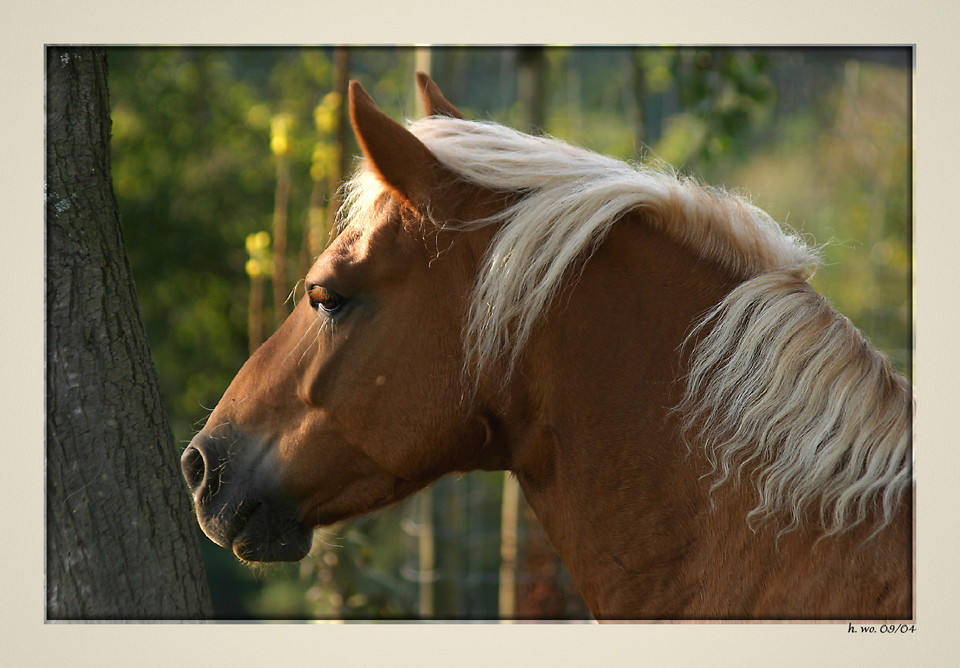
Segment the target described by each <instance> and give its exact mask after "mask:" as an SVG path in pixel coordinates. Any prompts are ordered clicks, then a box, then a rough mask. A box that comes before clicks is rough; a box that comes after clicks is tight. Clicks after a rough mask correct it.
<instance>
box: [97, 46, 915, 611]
mask: <svg viewBox="0 0 960 668" xmlns="http://www.w3.org/2000/svg"><path fill="white" fill-rule="evenodd" d="M912 58H913V54H912V51H911V50H910V49H909V48H883V49H861V48H845V49H827V48H818V49H757V48H751V49H743V48H735V49H734V48H687V47H681V48H649V47H644V48H632V47H630V48H628V47H617V48H611V47H591V48H584V47H442V48H437V47H433V48H426V47H424V48H413V47H407V48H401V47H390V48H387V47H382V48H381V47H377V48H373V47H336V48H335V47H325V48H219V47H218V48H113V49H110V50H108V60H109V66H110V93H111V104H112V115H113V149H112V150H113V176H114V184H115V190H116V195H117V199H118V201H119V205H120V210H121V214H122V223H123V231H124V235H125V240H126V245H127V252H128V254H129V258H130V262H131V265H132V268H133V273H134V276H135V279H136V283H137V289H138V293H139V298H140V305H141V308H142V310H143V314H144V318H145V320H146V326H147V332H148V335H149V339H150V345H151V349H152V352H153V356H154V360H155V362H156V365H157V370H158V372H159V375H160V381H161V385H162V389H163V392H164V397H165V400H166V405H167V410H168V414H169V417H170V420H171V424H172V426H173V430H174V433H175V435H176V438H177V440H178V442H179V445H180V447H181V448H183V447H186V445H187V444H188V443H189V441H190V439H191V437H192V436H193V434H194V433H196V432H197V431H198V430H199V428H200V425H201V424H202V421H203V419H204V418H205V416H206V415H207V413H208V412H209V410H210V409H212V408H213V407H214V406H215V405H216V403H217V401H218V400H219V398H220V396H221V394H222V393H223V391H224V390H225V389H226V387H227V385H228V384H229V383H230V381H231V380H232V378H233V376H234V375H235V374H236V372H237V371H238V370H239V368H240V366H241V365H242V364H243V362H244V361H245V360H246V358H247V356H248V355H249V353H250V351H251V350H253V349H255V348H256V347H257V346H258V345H259V344H260V343H262V341H264V340H265V339H266V338H267V337H269V336H270V334H271V333H272V332H273V331H274V330H275V329H276V327H277V326H278V323H279V322H282V320H283V318H284V317H285V316H286V314H287V313H288V312H289V310H290V306H291V303H290V302H289V301H288V300H287V297H288V295H289V294H290V293H291V292H292V290H293V287H294V285H295V284H296V282H297V281H298V280H299V279H300V278H302V277H303V275H304V274H305V273H306V271H307V268H308V267H309V265H310V264H311V263H312V261H313V258H315V257H316V256H317V255H318V254H319V253H320V252H322V250H323V248H324V247H325V246H326V244H327V243H328V241H329V230H330V224H331V220H332V217H333V215H334V214H335V211H336V209H337V207H338V205H339V202H338V200H337V196H336V192H337V187H338V186H339V184H340V182H341V180H342V179H343V178H344V177H345V176H347V175H349V173H350V170H351V169H352V165H353V161H354V157H353V156H355V155H356V154H357V151H358V149H357V147H356V144H355V141H354V138H353V136H352V132H351V131H350V129H349V123H348V122H347V121H346V116H345V108H344V105H343V104H342V102H343V99H344V95H345V89H346V83H347V81H348V80H349V79H358V80H360V82H361V83H362V84H363V85H364V87H365V88H366V89H367V91H368V92H370V93H371V95H372V96H373V97H374V99H375V100H376V101H377V103H378V104H379V105H380V107H381V108H382V109H383V110H384V111H385V112H386V113H388V114H390V115H391V116H393V117H394V118H397V119H404V118H410V119H413V118H417V117H419V116H420V115H421V114H422V113H423V112H422V109H420V108H419V104H420V103H419V99H418V94H417V92H416V84H415V78H414V73H415V71H417V70H423V71H427V72H429V73H430V74H431V76H432V77H433V78H434V80H435V81H436V82H437V83H438V84H439V86H440V87H441V89H442V90H443V91H444V93H445V95H446V97H447V98H448V99H449V100H450V101H451V102H453V103H454V104H455V105H457V106H458V107H459V108H460V109H461V111H463V112H464V113H465V115H466V116H467V118H477V119H492V120H495V121H498V122H502V123H505V124H507V125H510V126H513V127H518V128H521V129H524V130H527V131H532V132H544V133H547V134H551V135H554V136H557V137H560V138H562V139H565V140H568V141H571V142H573V143H576V144H579V145H582V146H585V147H587V148H589V149H592V150H595V151H598V152H600V153H605V154H609V155H614V156H617V157H620V158H623V159H627V160H633V161H645V160H650V159H658V160H665V161H667V162H669V163H671V164H673V165H674V166H675V167H677V168H678V169H679V170H680V171H681V172H683V173H685V174H689V175H693V176H696V177H697V178H699V179H701V180H702V181H705V182H707V183H709V184H712V185H720V186H724V187H726V188H728V189H736V190H742V191H744V192H745V193H749V195H750V196H751V197H752V199H753V200H754V201H755V203H757V204H758V205H759V206H761V207H762V208H764V209H766V210H767V211H768V212H770V214H771V215H772V216H773V217H774V218H775V219H777V220H779V221H780V222H782V223H785V224H787V225H789V226H790V227H792V228H794V229H796V230H798V231H799V232H801V233H802V234H804V235H805V236H806V237H807V238H808V240H809V241H810V242H811V243H815V244H818V245H821V244H822V245H824V251H823V253H824V260H825V261H824V265H823V267H822V268H821V270H820V271H819V273H818V274H817V276H816V277H815V279H814V284H815V286H816V287H817V288H818V289H819V290H820V291H821V292H822V293H824V294H825V295H826V296H827V297H829V298H830V300H831V301H832V302H833V303H834V305H835V306H836V307H837V309H838V310H840V311H841V312H843V313H844V314H845V315H847V316H848V317H850V319H851V320H852V321H853V322H854V323H855V324H856V325H857V326H858V327H860V329H861V330H863V332H864V333H865V334H866V335H867V337H868V338H869V339H870V340H871V341H872V342H873V344H874V345H875V346H876V347H878V348H879V349H880V350H882V351H883V352H884V353H885V354H886V355H887V356H888V357H890V359H891V360H892V361H893V363H894V364H895V366H896V367H897V369H898V370H899V371H900V372H901V373H902V374H904V375H906V376H907V377H908V378H912V375H913V373H912V354H911V351H912V289H913V283H912V267H913V253H912V247H911V235H912V226H913V213H912V211H913V208H912V201H911V197H912V184H913V165H912V151H913V134H912V107H913V101H912ZM197 530H198V531H199V529H197ZM201 542H202V544H203V546H204V549H205V555H204V556H205V559H206V561H207V572H208V576H209V580H210V585H211V589H212V593H213V597H214V606H215V609H216V616H217V617H218V618H220V619H238V620H243V619H331V620H339V619H367V620H374V619H450V620H492V619H543V620H557V619H571V620H587V619H589V618H590V615H589V611H588V610H587V608H586V605H585V604H584V603H583V601H582V599H581V598H580V597H579V595H578V594H577V592H576V588H575V587H574V585H573V583H572V581H571V579H570V576H569V574H568V573H567V571H566V570H565V568H564V567H563V565H562V563H561V562H560V561H559V558H558V557H557V556H556V554H555V553H554V551H553V549H552V548H551V546H550V543H549V541H548V540H547V539H546V536H545V535H544V534H543V531H542V529H540V527H539V525H538V523H537V522H536V519H535V518H534V517H533V515H532V513H531V512H530V510H529V508H528V507H527V506H526V504H525V503H524V501H523V499H522V493H520V492H519V490H518V489H517V487H516V484H515V481H513V480H511V479H509V478H506V477H505V476H504V474H503V473H472V474H469V475H466V476H461V477H458V478H454V477H448V478H446V479H443V480H441V481H440V482H439V483H438V484H437V485H436V486H434V487H433V488H432V489H431V490H429V491H427V492H425V493H421V494H420V495H418V496H416V497H414V498H412V499H410V500H408V501H407V502H405V503H403V504H401V505H399V506H396V507H394V508H391V509H388V510H386V511H382V512H380V513H379V514H376V515H374V516H371V517H368V518H363V519H360V520H356V521H354V522H352V523H349V524H346V525H341V526H338V527H333V528H331V529H327V530H323V531H318V532H317V535H316V538H315V541H314V549H313V551H312V553H311V555H310V556H309V557H307V558H306V559H305V560H304V561H303V562H300V563H298V564H287V565H273V566H266V567H257V568H254V569H251V568H250V567H248V566H245V565H241V564H240V563H239V562H238V561H237V560H236V559H235V558H234V557H233V555H232V554H231V553H230V552H229V551H227V550H224V549H221V548H218V547H216V546H215V545H214V544H213V543H212V542H210V541H209V540H208V539H206V538H205V537H202V538H201Z"/></svg>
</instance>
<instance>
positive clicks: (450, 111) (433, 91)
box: [417, 72, 463, 118]
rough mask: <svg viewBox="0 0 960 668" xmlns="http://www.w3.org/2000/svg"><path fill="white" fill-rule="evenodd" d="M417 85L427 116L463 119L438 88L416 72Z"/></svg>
mask: <svg viewBox="0 0 960 668" xmlns="http://www.w3.org/2000/svg"><path fill="white" fill-rule="evenodd" d="M417 84H418V85H419V86H420V96H421V97H422V98H423V108H424V109H425V110H426V112H427V116H450V117H452V118H463V114H461V113H460V110H459V109H457V108H456V107H455V106H453V105H452V104H450V102H449V101H448V100H447V98H445V97H444V96H443V93H441V92H440V87H439V86H437V84H435V83H434V82H433V79H431V78H430V77H429V76H427V75H426V74H424V73H423V72H417Z"/></svg>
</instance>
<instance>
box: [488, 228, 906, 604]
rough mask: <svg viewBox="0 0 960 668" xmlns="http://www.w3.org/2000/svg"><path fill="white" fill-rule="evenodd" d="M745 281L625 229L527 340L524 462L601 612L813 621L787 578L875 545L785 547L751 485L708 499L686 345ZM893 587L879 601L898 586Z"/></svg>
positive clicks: (517, 430)
mask: <svg viewBox="0 0 960 668" xmlns="http://www.w3.org/2000/svg"><path fill="white" fill-rule="evenodd" d="M731 285H732V281H731V279H730V277H729V276H726V275H725V274H724V272H723V271H722V270H721V269H720V268H718V267H717V266H715V265H712V264H710V263H706V262H702V261H698V260H697V258H695V257H694V256H693V255H692V254H691V253H690V252H689V251H687V250H685V249H683V248H681V247H679V246H678V245H677V244H675V243H673V242H671V241H669V240H667V239H665V238H663V237H662V236H660V235H658V234H656V233H654V232H651V231H649V230H648V229H647V228H646V227H644V226H637V225H618V226H616V227H615V228H614V229H613V230H612V231H611V234H610V237H608V239H607V241H606V242H605V243H604V244H602V245H601V246H600V248H599V249H598V250H597V252H596V253H595V255H594V256H593V258H592V259H591V260H590V262H588V263H587V265H586V267H585V268H584V271H583V273H582V275H580V276H579V278H578V279H577V280H576V281H575V282H572V283H571V286H569V287H568V288H567V290H566V291H565V292H562V293H561V294H560V295H558V298H557V299H556V300H555V302H554V304H553V306H552V307H551V309H550V310H549V312H548V313H547V315H546V317H545V318H544V320H543V322H542V323H541V325H540V330H539V331H538V332H537V333H536V334H535V336H534V337H533V338H532V340H531V343H530V345H529V352H528V353H527V355H526V357H525V358H524V362H523V365H522V369H520V373H518V378H519V379H520V380H518V381H517V382H518V383H521V384H522V387H523V389H522V390H520V389H518V390H517V391H515V392H514V393H513V395H512V396H513V397H514V399H515V400H516V399H518V398H520V399H521V400H519V401H515V402H514V404H513V405H512V410H513V415H512V416H511V415H508V416H507V417H506V418H505V419H504V424H505V426H504V429H505V430H506V432H507V439H506V440H508V441H509V442H510V443H511V444H512V447H511V452H510V460H511V468H512V469H513V470H514V471H515V473H516V474H517V476H518V478H519V479H520V482H521V485H522V486H523V489H524V493H525V495H526V497H527V500H528V501H529V502H530V504H531V506H532V507H533V509H534V511H535V512H536V513H537V516H538V517H539V519H540V521H541V523H542V524H543V526H544V528H545V530H546V531H547V533H548V535H549V536H550V538H551V540H552V542H553V543H554V545H555V546H556V547H557V550H558V552H559V553H560V555H561V557H562V558H563V559H564V562H565V563H566V565H567V566H568V568H569V569H570V571H571V573H572V574H573V576H574V579H575V580H576V582H577V585H578V588H579V589H580V590H581V592H582V593H583V595H584V598H585V599H586V600H587V603H588V604H589V605H590V606H591V609H592V610H593V611H594V612H595V614H596V615H597V616H598V617H599V618H671V617H694V618H711V617H717V616H725V615H732V616H734V617H751V616H770V617H776V616H782V617H800V616H803V613H802V611H799V610H796V609H790V606H791V605H793V604H794V601H795V600H796V598H797V592H796V588H797V587H799V586H801V584H800V582H797V581H792V580H790V579H789V578H786V579H785V578H784V576H783V573H784V572H789V573H791V574H796V573H807V572H808V571H810V569H811V568H813V569H815V570H816V569H819V570H816V573H815V574H817V575H818V577H820V578H830V577H841V576H842V573H841V572H842V570H843V568H842V566H841V567H838V569H835V570H831V569H830V568H826V567H824V566H823V564H822V563H818V562H820V559H819V558H818V557H819V556H823V555H824V554H829V555H830V556H837V555H843V554H844V551H845V550H847V549H848V547H849V549H850V553H853V552H856V551H857V550H856V549H854V548H853V547H850V546H856V545H858V543H857V541H859V542H860V543H862V542H863V540H864V538H865V536H863V535H860V534H859V533H857V534H855V535H852V536H850V537H849V538H848V539H834V540H832V541H826V542H825V543H824V544H823V545H822V546H821V549H822V550H823V551H821V552H820V553H819V555H817V554H815V555H814V556H813V557H811V556H809V555H810V554H811V553H810V552H809V550H810V549H811V546H812V545H813V544H814V543H816V541H817V538H818V537H819V535H814V533H813V532H809V533H808V532H805V531H795V532H793V533H792V534H791V535H789V536H788V537H787V538H784V539H783V540H782V541H780V542H779V543H778V541H777V536H776V529H761V530H760V531H759V532H758V533H754V531H753V530H751V528H750V527H749V526H748V525H747V523H746V521H745V517H746V515H747V513H748V512H749V511H750V510H751V509H752V508H753V507H754V505H756V499H755V497H754V496H753V495H752V494H751V493H750V491H749V488H748V487H746V486H743V487H740V488H735V487H734V486H733V485H729V486H727V487H724V488H723V489H722V490H719V491H718V492H716V493H714V494H713V495H711V494H710V492H709V484H710V480H709V479H708V478H705V477H704V476H705V474H707V473H708V472H709V470H710V469H709V466H708V465H707V463H706V461H705V457H704V456H703V455H702V454H701V453H700V452H699V451H697V450H696V449H693V450H691V449H688V447H687V446H686V444H685V443H684V441H683V440H682V438H681V437H680V434H679V424H678V418H677V416H676V415H674V414H673V413H672V412H671V409H672V408H673V407H675V406H676V405H677V404H678V403H679V399H680V393H681V392H682V390H683V386H682V382H678V380H677V379H678V376H679V375H680V373H682V368H683V362H684V361H683V360H682V359H681V358H680V355H681V353H680V351H679V348H680V344H681V342H682V341H683V339H684V337H685V335H686V333H687V332H688V330H689V327H690V325H691V323H692V322H693V320H694V319H695V318H696V317H697V316H698V315H699V314H700V313H702V312H703V311H704V310H705V309H707V308H709V307H711V306H713V305H714V304H716V303H717V302H718V301H719V300H720V299H721V298H722V297H723V295H724V294H725V293H726V292H727V291H728V290H729V289H730V287H731ZM906 526H907V534H906V535H907V536H908V537H909V526H908V525H906ZM899 535H900V536H901V539H900V540H899V542H897V544H896V547H897V549H898V550H899V551H900V552H902V551H903V548H904V545H905V544H906V545H907V549H909V545H908V543H909V540H907V541H906V542H905V541H904V540H902V536H903V532H902V531H901V532H900V534H899ZM847 540H849V541H852V542H850V543H849V545H848V543H847V542H845V541H847ZM885 540H886V539H885V538H883V537H881V539H879V540H876V539H875V543H874V545H875V549H880V550H883V549H888V548H889V546H888V545H887V544H886V543H885V542H884V541H885ZM792 555H803V556H802V557H797V558H798V559H799V562H798V563H797V564H792V563H791V562H790V559H792V558H794V556H792ZM835 561H836V563H838V564H839V563H841V562H842V561H843V560H842V559H840V558H839V557H838V558H837V559H836V560H835ZM809 574H810V575H811V576H812V575H813V574H814V573H809ZM818 581H819V580H818ZM882 581H883V578H882V577H880V578H879V580H878V582H881V584H880V585H877V586H878V587H880V588H881V590H880V591H878V593H876V596H884V595H888V594H884V593H883V590H882V588H883V587H884V586H885V585H883V584H882ZM888 581H889V580H888ZM826 582H829V579H828V580H826V581H825V582H821V584H820V585H818V586H819V589H820V591H821V592H822V591H825V590H829V589H830V586H829V585H828V584H826ZM734 590H736V591H734ZM736 600H739V601H741V602H742V605H741V607H740V608H736V607H735V605H734V604H733V601H736ZM816 605H817V602H813V601H811V602H810V606H811V608H812V607H816ZM835 605H836V606H839V607H842V605H843V602H842V601H837V602H835ZM778 606H786V607H778ZM839 616H844V615H842V614H839ZM861 616H863V615H861ZM866 616H870V615H866Z"/></svg>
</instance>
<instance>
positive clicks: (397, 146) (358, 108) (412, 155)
mask: <svg viewBox="0 0 960 668" xmlns="http://www.w3.org/2000/svg"><path fill="white" fill-rule="evenodd" d="M350 120H351V121H352V122H353V130H354V132H355V133H356V135H357V140H358V141H359V142H360V148H361V149H362V150H363V154H364V155H365V156H366V158H367V160H368V161H369V163H370V167H372V168H373V170H374V171H375V172H376V173H377V174H378V175H379V176H380V179H381V180H382V181H383V182H384V184H385V185H387V186H388V187H390V188H391V189H392V190H393V191H395V192H396V193H397V194H398V195H399V196H400V197H401V198H402V199H404V200H405V201H406V202H408V203H409V204H410V205H411V206H413V208H414V209H416V210H417V211H421V212H423V211H424V209H425V206H426V204H427V203H428V202H429V201H430V195H431V191H432V189H433V185H434V183H435V182H436V178H437V175H436V169H437V167H438V166H439V163H438V162H437V159H436V158H435V157H434V155H433V153H431V152H430V149H428V148H427V147H426V146H424V144H423V142H421V141H420V140H419V139H417V138H416V137H415V136H414V135H413V133H412V132H410V131H409V130H407V129H406V128H405V127H403V126H402V125H400V124H399V123H397V122H396V121H395V120H393V119H392V118H390V117H389V116H387V115H386V114H385V113H383V112H382V111H380V109H379V108H378V107H377V105H376V103H375V102H374V101H373V98H371V97H370V96H369V95H368V94H367V92H366V91H365V90H363V87H362V86H361V85H360V83H359V82H358V81H351V82H350Z"/></svg>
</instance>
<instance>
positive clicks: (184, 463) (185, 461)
mask: <svg viewBox="0 0 960 668" xmlns="http://www.w3.org/2000/svg"><path fill="white" fill-rule="evenodd" d="M180 468H181V469H183V477H184V478H186V479H187V484H188V485H190V489H191V490H196V489H197V487H199V486H200V483H202V482H203V477H204V473H205V472H206V467H205V465H204V462H203V455H202V454H200V451H199V450H198V449H196V448H195V447H193V446H192V445H191V446H188V447H187V449H186V450H184V451H183V455H182V456H181V457H180Z"/></svg>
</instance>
